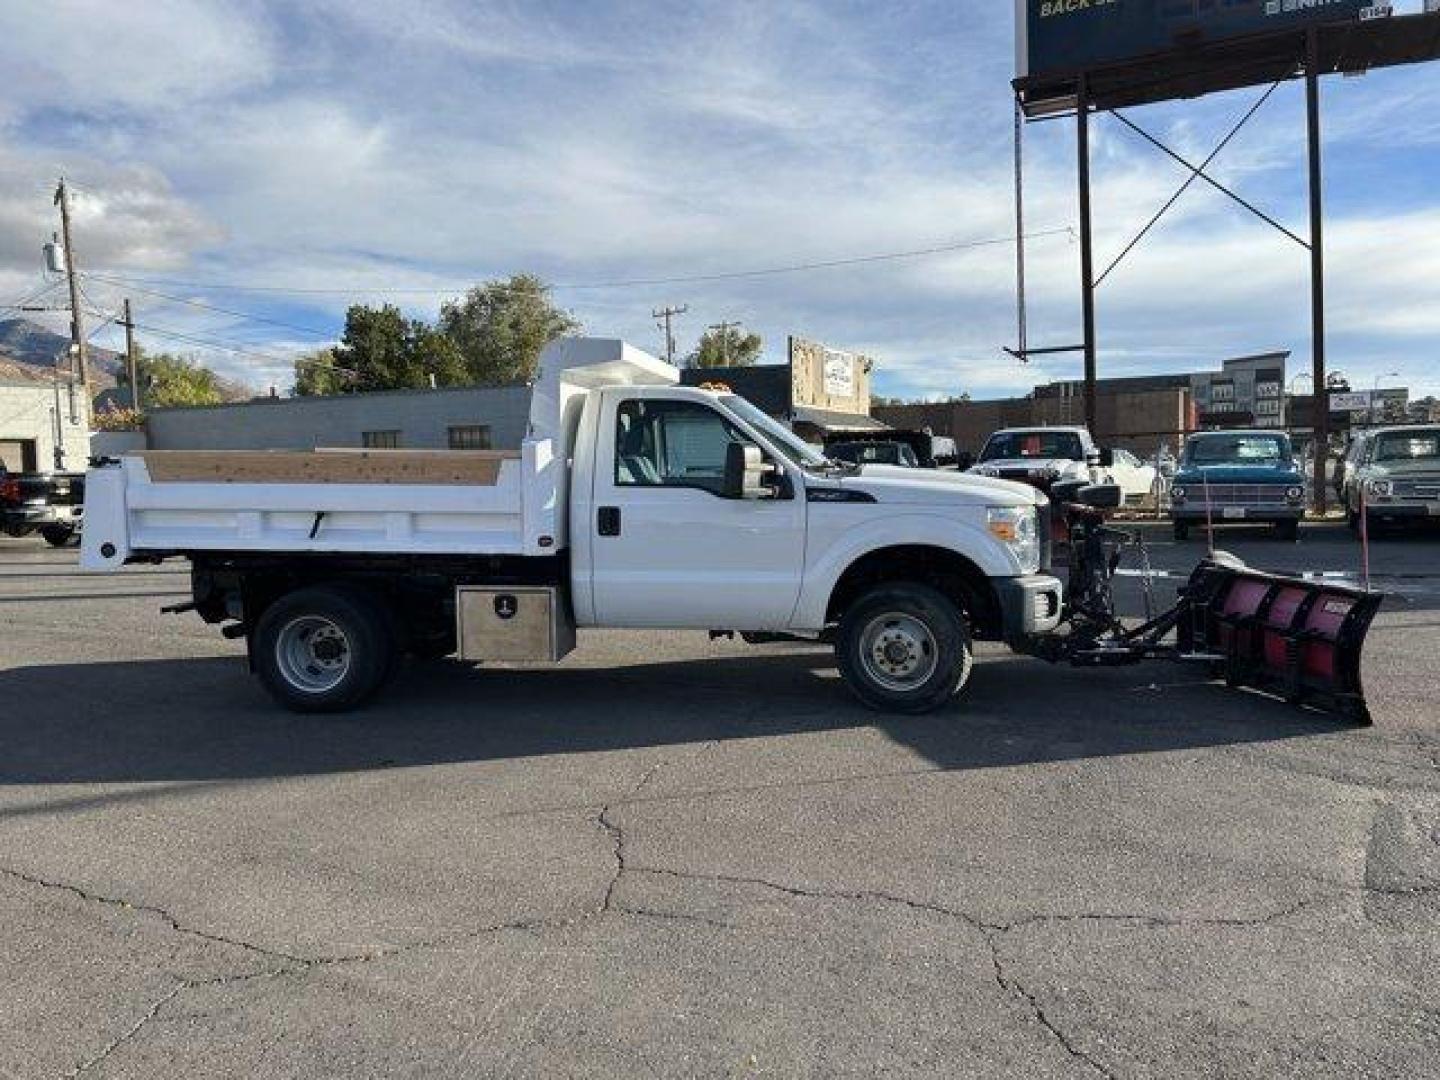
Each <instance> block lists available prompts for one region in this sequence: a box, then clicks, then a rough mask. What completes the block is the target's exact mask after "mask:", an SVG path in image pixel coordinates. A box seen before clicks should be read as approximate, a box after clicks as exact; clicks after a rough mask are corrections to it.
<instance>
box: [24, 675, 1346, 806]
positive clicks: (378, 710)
mask: <svg viewBox="0 0 1440 1080" xmlns="http://www.w3.org/2000/svg"><path fill="white" fill-rule="evenodd" d="M1188 677H1189V673H1187V672H1185V671H1177V670H1175V669H1169V668H1164V667H1142V668H1133V669H1126V670H1120V671H1082V670H1077V669H1071V668H1050V667H1047V666H1045V665H1043V664H1041V663H1039V662H1037V661H1033V660H1027V659H1022V658H1019V657H1013V656H1010V655H1008V654H989V655H985V656H983V657H982V658H981V662H980V663H978V664H977V665H976V670H975V675H974V677H973V679H972V682H971V685H970V688H969V690H968V691H967V692H966V694H965V696H964V697H963V698H962V699H961V700H960V701H959V702H958V703H957V704H956V706H955V707H954V708H952V709H950V710H947V711H945V712H942V713H940V714H936V715H933V716H927V717H917V718H908V717H893V716H883V715H880V714H876V713H872V712H869V711H867V710H865V709H863V708H861V707H860V706H858V705H857V704H855V703H854V702H853V701H852V700H851V699H850V697H849V695H848V694H847V692H846V691H845V689H844V687H843V686H842V685H841V683H840V682H839V680H838V678H837V677H836V675H835V672H834V669H833V662H832V659H831V655H830V653H829V652H828V651H821V650H797V649H779V650H773V651H772V650H761V649H757V650H755V651H754V652H753V653H748V654H735V653H729V654H721V655H717V656H714V657H711V658H704V659H693V660H685V661H681V662H675V661H666V662H656V663H650V664H644V663H641V664H636V665H632V666H627V667H621V668H588V667H583V666H580V665H579V664H574V665H571V666H561V667H559V668H553V669H524V670H517V669H492V668H484V669H477V668H472V667H470V666H468V665H464V664H460V663H458V662H453V661H440V662H428V663H416V664H414V665H412V666H410V667H408V668H407V669H405V670H404V671H402V672H401V673H400V674H399V675H398V677H397V678H396V679H395V680H394V681H393V682H392V683H391V685H390V686H389V687H388V688H387V690H386V692H385V693H384V695H383V696H382V697H381V698H379V699H377V700H376V701H375V702H374V703H373V704H372V705H370V706H369V707H367V708H365V709H363V710H361V711H358V712H356V713H353V714H349V715H341V716H297V715H293V714H291V713H288V712H285V711H283V710H282V709H280V708H279V707H278V706H276V705H273V704H272V703H271V701H270V699H269V698H268V697H267V696H265V694H264V692H263V691H262V690H261V688H260V686H259V684H258V683H257V682H256V681H255V680H253V679H252V678H251V677H250V676H249V675H248V674H247V673H246V671H245V665H244V662H243V661H241V660H239V659H238V658H235V657H224V658H215V659H197V660H155V661H137V662H128V663H95V664H85V665H53V666H36V667H28V668H18V669H12V670H10V671H8V672H6V673H4V674H3V676H0V696H3V699H4V700H5V702H6V708H5V709H4V711H3V715H0V783H6V784H52V783H114V782H127V781H169V782H186V781H215V780H240V779H249V778H261V777H281V776H298V775H314V774H324V773H333V772H342V771H353V770H369V769H385V768H394V767H405V766H416V765H429V764H437V763H450V762H470V761H486V760H502V759H513V758H523V757H533V756H543V755H551V754H576V753H589V752H596V751H607V750H622V749H629V748H638V747H649V746H661V745H679V744H687V743H696V742H704V741H709V740H717V739H719V740H724V739H741V738H745V739H753V738H763V737H767V736H783V735H788V734H795V733H805V732H822V731H829V730H840V729H848V728H861V727H875V728H877V729H878V730H881V731H884V732H885V733H886V734H887V735H889V736H890V737H891V738H893V739H894V740H895V741H896V742H898V743H901V744H903V745H906V746H909V747H912V748H913V749H914V750H916V751H917V752H918V753H920V754H922V755H923V756H924V757H926V758H927V759H929V760H930V761H932V762H933V763H935V765H936V766H938V767H940V768H945V769H983V768H992V767H998V766H1007V765H1016V764H1021V763H1026V762H1036V761H1064V760H1075V759H1083V758H1100V757H1109V756H1113V755H1119V754H1137V753H1149V752H1154V751H1165V750H1176V749H1185V748H1195V747H1204V746H1213V745H1226V744H1237V743H1248V742H1264V741H1276V740H1283V739H1292V738H1297V737H1302V736H1309V735H1315V734H1320V733H1329V732H1334V731H1336V730H1340V725H1338V724H1337V723H1336V722H1334V721H1333V720H1331V719H1329V718H1326V717H1322V716H1319V715H1317V714H1313V713H1306V712H1303V711H1300V710H1296V709H1292V708H1290V707H1289V706H1286V705H1283V704H1281V703H1279V702H1275V701H1271V700H1269V699H1267V698H1263V697H1259V696H1257V695H1252V694H1246V693H1243V692H1235V691H1229V690H1226V689H1224V688H1223V687H1221V686H1218V685H1216V684H1210V683H1204V682H1196V681H1182V682H1176V681H1174V680H1177V679H1182V680H1183V679H1187V678H1188ZM1152 680H1159V682H1152ZM81 794H82V798H81V801H82V802H84V801H86V799H87V798H88V796H84V795H83V793H81Z"/></svg>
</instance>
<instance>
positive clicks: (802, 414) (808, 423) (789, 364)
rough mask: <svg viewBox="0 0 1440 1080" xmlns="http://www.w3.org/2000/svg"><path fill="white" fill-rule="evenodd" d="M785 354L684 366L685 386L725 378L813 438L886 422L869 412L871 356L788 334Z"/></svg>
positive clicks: (857, 429) (754, 400)
mask: <svg viewBox="0 0 1440 1080" xmlns="http://www.w3.org/2000/svg"><path fill="white" fill-rule="evenodd" d="M786 354H787V359H786V362H785V363H783V364H756V365H752V366H749V367H718V368H686V369H685V370H684V371H682V372H681V373H680V379H681V381H682V382H683V383H684V384H685V385H687V386H699V385H701V384H703V383H723V384H724V385H726V386H728V387H730V388H731V389H732V390H734V391H735V392H736V393H737V394H739V395H740V396H741V397H743V398H745V399H746V400H748V401H750V402H751V403H753V404H754V405H755V407H756V408H757V409H761V410H763V411H764V412H767V413H769V414H770V415H771V416H773V417H775V418H776V419H777V420H781V421H783V422H785V423H787V424H789V425H790V426H791V427H792V428H794V429H795V431H796V432H797V433H798V434H799V435H800V436H801V437H802V438H806V439H810V440H812V441H819V440H820V439H821V438H823V436H824V435H825V434H827V433H830V432H837V431H866V430H874V429H876V428H880V427H883V426H884V425H883V424H881V423H880V422H879V421H877V420H876V419H875V418H874V417H872V416H871V415H870V379H871V374H872V372H873V371H874V368H875V361H874V360H873V359H871V358H870V357H868V356H861V355H860V354H858V353H853V352H846V351H844V350H842V349H836V348H832V347H831V346H829V345H823V344H821V343H819V342H816V341H808V340H806V339H805V338H798V337H791V338H790V339H789V343H788V348H787V349H786Z"/></svg>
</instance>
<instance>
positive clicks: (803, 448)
mask: <svg viewBox="0 0 1440 1080" xmlns="http://www.w3.org/2000/svg"><path fill="white" fill-rule="evenodd" d="M720 400H721V401H723V402H724V403H725V408H727V409H729V410H730V411H731V412H732V413H733V414H735V415H736V416H738V417H740V419H742V420H744V421H745V422H746V423H747V424H749V425H750V426H751V427H753V428H755V429H756V430H758V431H760V432H762V433H763V434H764V435H765V437H766V438H767V439H769V440H770V441H771V442H773V443H774V444H775V445H776V446H777V447H778V448H779V449H780V450H781V451H783V452H784V453H785V455H786V456H787V457H789V458H790V459H791V460H792V461H794V462H797V463H799V464H800V465H804V466H807V467H809V468H820V467H822V466H824V465H827V464H829V463H830V459H829V458H827V457H826V456H825V455H824V454H822V453H821V452H820V451H819V450H817V449H815V447H813V446H811V445H810V444H809V443H807V442H806V441H805V440H804V439H802V438H800V436H799V435H796V434H795V433H794V432H793V431H791V430H790V429H789V428H787V427H786V426H785V425H784V424H782V423H780V422H779V421H778V420H775V419H773V418H772V417H770V416H767V415H766V414H765V413H763V412H761V411H760V410H759V409H757V408H756V407H755V406H754V405H751V404H750V402H748V401H746V400H745V399H744V398H742V397H741V396H740V395H739V394H724V395H722V396H721V398H720Z"/></svg>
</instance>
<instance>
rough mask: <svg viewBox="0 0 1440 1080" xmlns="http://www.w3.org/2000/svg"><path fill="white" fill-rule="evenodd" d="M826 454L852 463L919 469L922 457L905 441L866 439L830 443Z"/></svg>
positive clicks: (837, 459)
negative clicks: (917, 455)
mask: <svg viewBox="0 0 1440 1080" xmlns="http://www.w3.org/2000/svg"><path fill="white" fill-rule="evenodd" d="M825 456H826V457H828V458H831V459H833V460H835V461H848V462H850V463H851V464H852V465H899V466H902V467H903V468H907V469H919V468H921V467H922V466H921V465H920V459H919V458H917V457H916V456H915V451H914V450H912V449H911V448H910V447H909V446H907V445H906V444H905V443H903V442H895V441H893V440H891V441H885V442H881V441H879V440H870V439H866V440H863V441H854V442H837V443H830V444H829V445H828V446H826V447H825Z"/></svg>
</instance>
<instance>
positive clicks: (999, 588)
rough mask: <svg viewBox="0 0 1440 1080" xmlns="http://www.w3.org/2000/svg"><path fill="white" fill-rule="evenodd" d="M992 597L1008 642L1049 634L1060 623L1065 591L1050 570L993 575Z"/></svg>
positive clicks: (1012, 642)
mask: <svg viewBox="0 0 1440 1080" xmlns="http://www.w3.org/2000/svg"><path fill="white" fill-rule="evenodd" d="M995 597H996V599H997V600H998V601H999V604H1000V625H1001V627H1002V629H1003V632H1004V635H1005V641H1006V643H1008V644H1011V645H1014V644H1016V643H1018V642H1021V641H1024V640H1025V639H1026V638H1032V637H1037V636H1039V635H1041V634H1048V633H1050V632H1051V631H1053V630H1054V629H1055V628H1056V627H1057V626H1059V625H1060V613H1061V610H1062V609H1063V608H1064V606H1065V604H1064V600H1065V592H1064V586H1062V585H1061V584H1060V579H1059V578H1056V577H1051V576H1050V575H1049V574H1027V575H1026V576H1024V577H1013V578H996V579H995Z"/></svg>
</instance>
